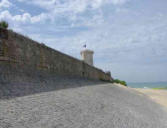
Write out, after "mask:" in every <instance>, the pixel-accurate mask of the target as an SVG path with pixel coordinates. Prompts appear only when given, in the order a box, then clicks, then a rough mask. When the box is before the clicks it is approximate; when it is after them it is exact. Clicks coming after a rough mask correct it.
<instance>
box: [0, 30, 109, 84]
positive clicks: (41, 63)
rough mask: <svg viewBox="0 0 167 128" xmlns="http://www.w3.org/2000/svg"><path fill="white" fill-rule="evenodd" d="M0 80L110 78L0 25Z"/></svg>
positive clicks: (81, 62) (105, 79) (94, 68)
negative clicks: (57, 76) (59, 77)
mask: <svg viewBox="0 0 167 128" xmlns="http://www.w3.org/2000/svg"><path fill="white" fill-rule="evenodd" d="M0 71H1V76H0V78H1V79H0V81H2V82H3V81H19V80H21V81H22V80H23V79H21V78H23V77H25V79H29V78H30V79H31V77H32V78H35V77H38V76H41V77H45V76H54V75H63V76H68V77H79V78H88V79H95V80H104V81H112V77H111V76H110V75H108V74H106V73H105V72H103V71H102V70H100V69H98V68H96V67H93V66H90V65H88V64H86V63H84V62H83V61H81V60H78V59H76V58H73V57H71V56H69V55H66V54H63V53H61V52H59V51H56V50H54V49H52V48H49V47H47V46H45V45H44V44H41V43H38V42H36V41H34V40H32V39H30V38H28V37H25V36H23V35H20V34H18V33H15V32H13V31H10V30H5V29H2V28H0Z"/></svg>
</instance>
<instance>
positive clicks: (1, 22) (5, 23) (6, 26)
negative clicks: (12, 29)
mask: <svg viewBox="0 0 167 128" xmlns="http://www.w3.org/2000/svg"><path fill="white" fill-rule="evenodd" d="M0 27H1V28H4V29H7V28H8V23H7V22H6V21H0Z"/></svg>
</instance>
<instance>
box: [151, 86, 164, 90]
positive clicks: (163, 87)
mask: <svg viewBox="0 0 167 128" xmlns="http://www.w3.org/2000/svg"><path fill="white" fill-rule="evenodd" d="M152 89H155V90H167V87H163V88H152Z"/></svg>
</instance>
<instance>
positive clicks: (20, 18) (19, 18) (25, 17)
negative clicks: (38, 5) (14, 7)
mask: <svg viewBox="0 0 167 128" xmlns="http://www.w3.org/2000/svg"><path fill="white" fill-rule="evenodd" d="M46 18H47V15H46V14H45V13H41V14H39V15H36V16H31V14H29V13H23V14H22V15H14V16H13V15H12V14H11V13H10V12H9V11H7V10H6V11H2V12H1V13H0V19H4V20H9V21H13V22H17V23H36V22H40V21H42V20H45V19H46Z"/></svg>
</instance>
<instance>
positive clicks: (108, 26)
mask: <svg viewBox="0 0 167 128" xmlns="http://www.w3.org/2000/svg"><path fill="white" fill-rule="evenodd" d="M0 20H6V21H7V22H8V23H9V29H12V30H14V31H16V32H18V33H21V34H23V35H26V36H28V37H30V38H32V39H33V40H36V41H38V42H41V43H44V44H46V45H47V46H49V47H52V48H54V49H56V50H59V51H61V52H63V53H66V54H69V55H71V56H73V57H75V58H78V59H80V58H81V57H80V51H81V50H83V45H84V44H86V45H87V48H88V49H91V50H93V51H94V52H95V54H94V64H95V66H96V67H98V68H101V69H103V70H104V71H111V74H112V76H113V77H114V78H119V79H121V80H125V81H127V82H157V81H167V0H1V1H0Z"/></svg>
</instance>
